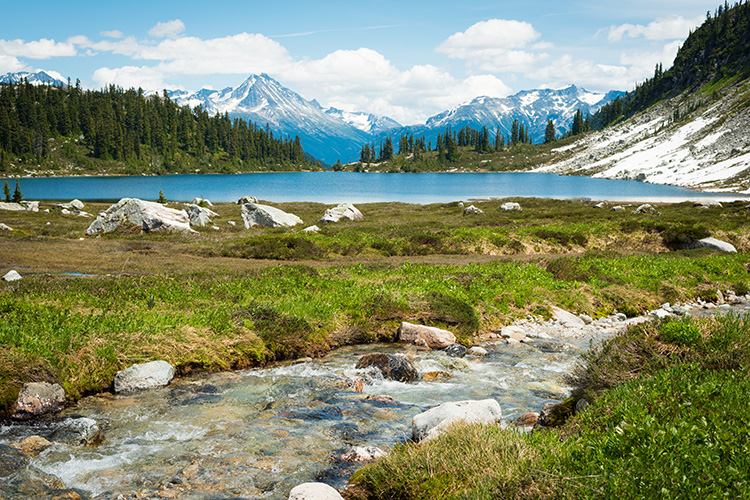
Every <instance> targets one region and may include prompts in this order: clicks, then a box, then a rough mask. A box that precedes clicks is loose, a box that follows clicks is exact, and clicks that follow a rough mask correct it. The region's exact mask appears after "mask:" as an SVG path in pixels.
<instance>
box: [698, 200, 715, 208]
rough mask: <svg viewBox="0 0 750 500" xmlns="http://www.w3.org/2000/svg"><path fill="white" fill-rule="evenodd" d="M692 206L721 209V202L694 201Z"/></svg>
mask: <svg viewBox="0 0 750 500" xmlns="http://www.w3.org/2000/svg"><path fill="white" fill-rule="evenodd" d="M693 206H694V207H696V208H711V207H717V208H721V206H722V205H721V202H719V201H716V200H705V201H696V202H693Z"/></svg>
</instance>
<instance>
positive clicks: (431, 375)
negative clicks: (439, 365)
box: [422, 370, 453, 382]
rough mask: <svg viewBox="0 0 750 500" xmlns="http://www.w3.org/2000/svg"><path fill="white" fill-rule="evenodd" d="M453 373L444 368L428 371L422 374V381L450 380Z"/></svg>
mask: <svg viewBox="0 0 750 500" xmlns="http://www.w3.org/2000/svg"><path fill="white" fill-rule="evenodd" d="M452 377H453V375H452V374H450V373H448V372H444V371H442V370H438V371H433V372H427V373H425V374H424V375H422V382H434V381H435V380H449V379H450V378H452Z"/></svg>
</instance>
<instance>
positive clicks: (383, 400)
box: [365, 394, 396, 405]
mask: <svg viewBox="0 0 750 500" xmlns="http://www.w3.org/2000/svg"><path fill="white" fill-rule="evenodd" d="M365 401H375V402H376V403H381V404H389V405H390V404H395V403H396V400H395V399H393V398H392V397H390V396H386V395H385V394H381V395H378V396H373V395H372V394H368V395H367V397H366V398H365Z"/></svg>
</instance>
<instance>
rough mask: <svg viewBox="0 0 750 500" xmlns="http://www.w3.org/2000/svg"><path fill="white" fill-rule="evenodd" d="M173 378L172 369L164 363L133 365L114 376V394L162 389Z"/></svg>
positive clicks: (154, 362)
mask: <svg viewBox="0 0 750 500" xmlns="http://www.w3.org/2000/svg"><path fill="white" fill-rule="evenodd" d="M173 378H174V367H172V365H170V364H169V363H167V362H166V361H151V362H149V363H143V364H137V365H133V366H131V367H130V368H126V369H125V370H122V371H120V372H117V375H115V382H114V385H115V392H134V391H139V390H142V389H151V388H154V387H163V386H165V385H167V384H169V382H170V381H171V380H172V379H173Z"/></svg>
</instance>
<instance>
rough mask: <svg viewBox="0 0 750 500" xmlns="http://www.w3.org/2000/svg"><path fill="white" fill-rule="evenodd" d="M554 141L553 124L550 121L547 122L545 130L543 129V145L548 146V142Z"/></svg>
mask: <svg viewBox="0 0 750 500" xmlns="http://www.w3.org/2000/svg"><path fill="white" fill-rule="evenodd" d="M554 140H555V124H554V122H553V121H552V119H550V120H549V121H548V122H547V128H545V129H544V143H545V144H549V143H550V142H554Z"/></svg>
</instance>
